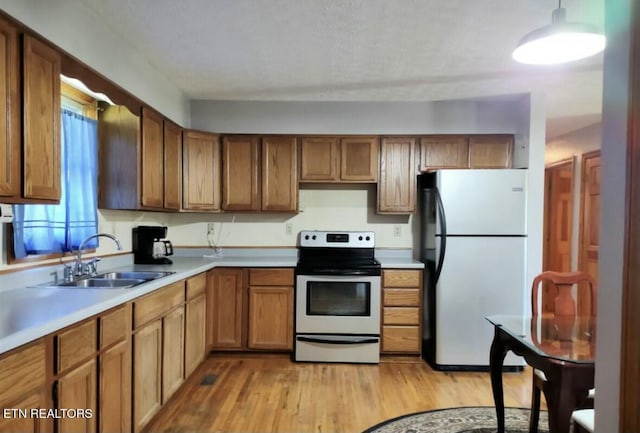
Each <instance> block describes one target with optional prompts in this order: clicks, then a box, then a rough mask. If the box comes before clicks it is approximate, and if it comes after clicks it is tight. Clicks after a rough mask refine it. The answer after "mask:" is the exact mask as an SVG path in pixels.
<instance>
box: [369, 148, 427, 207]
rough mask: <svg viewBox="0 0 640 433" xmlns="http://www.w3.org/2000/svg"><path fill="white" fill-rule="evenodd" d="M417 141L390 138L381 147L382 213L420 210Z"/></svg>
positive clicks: (379, 189) (380, 202)
mask: <svg viewBox="0 0 640 433" xmlns="http://www.w3.org/2000/svg"><path fill="white" fill-rule="evenodd" d="M415 152H416V139H415V138H411V137H386V138H383V139H382V144H381V146H380V179H379V181H378V213H412V212H415V210H416V182H417V179H416V170H415Z"/></svg>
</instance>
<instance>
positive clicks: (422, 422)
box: [363, 407, 549, 433]
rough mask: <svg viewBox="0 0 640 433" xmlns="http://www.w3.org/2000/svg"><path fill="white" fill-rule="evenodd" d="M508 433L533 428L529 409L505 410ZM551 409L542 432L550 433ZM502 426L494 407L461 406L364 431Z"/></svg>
mask: <svg viewBox="0 0 640 433" xmlns="http://www.w3.org/2000/svg"><path fill="white" fill-rule="evenodd" d="M504 416H505V429H506V432H507V433H521V432H522V433H525V432H527V431H528V430H529V409H522V408H513V407H507V408H505V410H504ZM548 425H549V424H548V421H547V413H546V412H545V411H540V422H539V423H538V427H539V430H538V431H539V432H540V433H547V426H548ZM497 428H498V424H497V420H496V409H495V408H494V407H457V408H451V409H438V410H430V411H427V412H417V413H411V414H409V415H402V416H399V417H397V418H393V419H390V420H387V421H384V422H381V423H380V424H377V425H375V426H373V427H371V428H369V429H367V430H365V431H364V432H363V433H490V432H495V431H496V430H497Z"/></svg>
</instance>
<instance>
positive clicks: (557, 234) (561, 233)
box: [542, 158, 574, 312]
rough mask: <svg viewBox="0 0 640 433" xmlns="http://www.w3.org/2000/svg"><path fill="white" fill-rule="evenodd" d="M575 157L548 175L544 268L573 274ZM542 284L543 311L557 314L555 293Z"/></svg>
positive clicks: (550, 167) (549, 170)
mask: <svg viewBox="0 0 640 433" xmlns="http://www.w3.org/2000/svg"><path fill="white" fill-rule="evenodd" d="M573 167H574V163H573V158H571V159H568V160H564V161H559V162H556V163H554V164H551V165H548V166H547V167H546V168H545V172H544V211H543V213H544V220H543V226H544V229H543V231H544V241H543V259H542V262H543V264H542V269H543V270H545V271H558V272H569V271H571V244H572V242H571V239H572V233H573ZM550 290H551V288H550V284H549V282H548V281H545V282H544V283H543V285H542V312H550V311H554V308H555V307H554V297H555V290H554V291H553V293H550V292H549V291H550Z"/></svg>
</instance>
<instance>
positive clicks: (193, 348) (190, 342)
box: [184, 295, 206, 379]
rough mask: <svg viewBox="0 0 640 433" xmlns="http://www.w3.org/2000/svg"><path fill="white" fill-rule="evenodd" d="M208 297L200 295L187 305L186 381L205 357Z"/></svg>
mask: <svg viewBox="0 0 640 433" xmlns="http://www.w3.org/2000/svg"><path fill="white" fill-rule="evenodd" d="M205 311H206V297H205V295H200V296H197V297H195V298H193V299H192V300H190V301H189V302H187V304H186V313H185V315H186V317H185V322H186V325H185V336H184V338H185V344H184V352H185V353H184V360H185V361H184V363H185V366H184V369H185V379H186V378H188V377H189V375H190V374H191V373H193V371H194V370H195V369H196V368H197V367H198V365H200V362H202V360H203V359H204V357H205Z"/></svg>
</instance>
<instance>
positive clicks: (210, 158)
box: [182, 131, 222, 211]
mask: <svg viewBox="0 0 640 433" xmlns="http://www.w3.org/2000/svg"><path fill="white" fill-rule="evenodd" d="M182 152H183V156H184V163H183V164H184V165H183V170H184V171H183V195H184V199H183V200H184V201H183V204H182V207H183V209H185V210H207V211H219V210H220V190H221V179H222V176H221V164H220V141H219V138H218V136H217V135H215V134H208V133H205V132H196V131H185V132H184V141H183V148H182Z"/></svg>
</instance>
